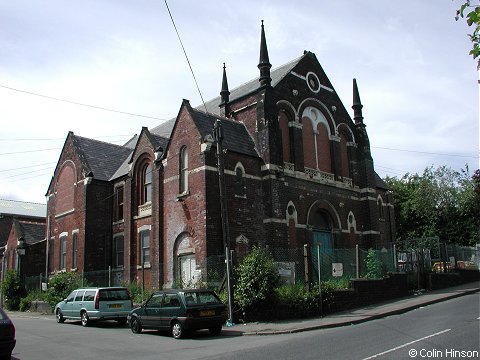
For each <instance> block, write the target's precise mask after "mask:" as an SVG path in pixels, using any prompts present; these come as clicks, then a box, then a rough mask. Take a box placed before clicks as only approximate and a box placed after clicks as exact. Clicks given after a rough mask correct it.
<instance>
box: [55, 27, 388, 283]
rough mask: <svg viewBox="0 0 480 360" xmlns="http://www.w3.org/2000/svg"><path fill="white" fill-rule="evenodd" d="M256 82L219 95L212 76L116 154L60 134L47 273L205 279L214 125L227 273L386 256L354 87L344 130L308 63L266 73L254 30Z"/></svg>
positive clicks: (382, 191)
mask: <svg viewBox="0 0 480 360" xmlns="http://www.w3.org/2000/svg"><path fill="white" fill-rule="evenodd" d="M258 71H259V77H258V78H256V79H254V80H251V81H249V82H247V83H245V84H244V85H242V86H240V87H237V88H235V89H232V90H230V89H229V87H228V81H227V72H226V69H225V67H224V68H223V79H222V83H221V85H222V86H221V92H220V96H219V97H217V98H215V99H213V100H211V101H209V102H207V103H206V104H205V106H203V105H202V106H201V107H198V108H194V107H192V106H191V105H190V103H189V102H188V100H183V102H182V104H181V106H180V110H179V112H178V115H177V117H176V118H174V119H172V120H170V121H167V122H165V123H163V124H161V125H159V126H157V127H155V128H152V129H147V128H142V130H141V132H140V134H139V135H138V136H135V137H133V138H132V139H131V140H130V141H129V142H128V143H126V144H125V145H123V146H118V145H114V144H110V143H105V142H101V141H97V140H93V139H88V138H84V137H81V136H77V135H75V134H74V133H72V132H70V133H69V134H68V136H67V139H66V141H65V144H64V147H63V150H62V152H61V154H60V158H59V161H58V163H57V166H56V169H55V176H54V177H53V179H52V181H51V183H50V186H49V188H48V192H47V197H48V204H47V205H48V221H47V224H48V226H47V237H48V239H49V271H51V272H52V273H54V272H56V271H61V270H72V269H76V270H77V271H85V272H88V271H95V270H106V269H108V268H109V267H111V268H112V269H113V270H114V272H115V279H117V281H142V282H143V283H144V284H147V285H148V286H151V287H153V288H159V287H162V286H172V285H173V284H175V283H176V281H178V280H183V281H184V282H188V281H190V280H192V279H195V278H205V277H206V275H207V274H208V273H209V271H210V270H211V269H209V259H212V258H215V257H217V258H221V257H222V256H223V254H224V247H223V238H222V220H221V211H220V195H219V180H218V179H219V176H218V170H217V169H218V168H217V153H216V145H217V144H216V141H215V139H214V136H213V132H214V126H215V123H216V122H219V123H220V124H221V127H222V129H223V133H224V138H223V148H224V169H225V171H224V173H225V189H226V192H225V196H226V203H227V211H228V219H229V223H228V224H229V244H230V248H231V249H232V250H233V254H234V261H238V259H240V258H241V257H242V256H243V255H244V254H245V253H246V252H248V250H249V249H250V248H251V247H252V246H254V245H260V246H265V245H268V246H269V248H283V249H299V248H303V245H304V244H309V245H314V244H316V243H318V242H320V243H321V244H322V247H323V248H324V249H329V248H351V247H354V246H355V245H356V244H359V246H360V247H361V248H365V249H366V248H369V247H375V246H383V245H386V244H387V243H390V242H392V241H393V233H394V220H393V206H392V204H391V203H390V198H389V196H388V191H387V188H386V186H385V184H384V182H383V181H382V180H381V179H380V178H379V176H378V175H377V174H376V173H375V170H374V164H373V159H372V156H371V153H370V144H369V139H368V135H367V131H366V125H365V123H364V118H363V114H362V107H363V106H362V104H361V101H360V96H359V91H358V88H357V84H356V81H355V80H353V106H352V108H353V111H354V117H353V120H352V119H351V117H350V115H349V113H348V111H347V110H346V108H345V107H344V105H343V104H342V102H341V101H340V99H339V97H338V95H337V93H336V92H335V90H334V88H333V85H332V84H331V83H330V80H329V79H328V77H327V75H326V74H325V72H324V71H323V69H322V67H321V66H320V63H319V62H318V60H317V58H316V56H315V55H314V54H313V53H311V52H304V54H303V55H302V56H300V57H298V58H296V59H294V60H292V61H290V62H289V63H287V64H285V65H282V66H280V67H278V68H276V69H271V64H270V60H269V56H268V51H267V43H266V38H265V31H264V27H263V24H262V27H261V43H260V59H259V63H258ZM287 260H288V259H287Z"/></svg>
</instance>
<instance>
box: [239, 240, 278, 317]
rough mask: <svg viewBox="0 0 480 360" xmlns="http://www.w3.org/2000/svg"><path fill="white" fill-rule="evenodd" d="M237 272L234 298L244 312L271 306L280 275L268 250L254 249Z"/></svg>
mask: <svg viewBox="0 0 480 360" xmlns="http://www.w3.org/2000/svg"><path fill="white" fill-rule="evenodd" d="M235 271H236V278H237V281H236V283H235V289H234V291H235V295H234V297H235V300H236V302H237V303H238V305H239V306H240V307H241V309H242V310H243V311H250V310H253V309H255V310H261V309H262V308H264V307H266V306H271V304H272V301H273V300H274V298H275V296H274V294H275V291H274V289H275V288H276V286H277V284H278V274H277V268H276V266H275V264H274V262H273V258H272V256H271V255H270V254H268V253H267V251H266V250H263V249H260V248H257V247H254V248H253V249H252V251H251V252H250V253H249V254H248V255H247V256H246V257H245V258H244V259H243V261H242V262H241V263H240V265H239V266H238V268H236V269H235Z"/></svg>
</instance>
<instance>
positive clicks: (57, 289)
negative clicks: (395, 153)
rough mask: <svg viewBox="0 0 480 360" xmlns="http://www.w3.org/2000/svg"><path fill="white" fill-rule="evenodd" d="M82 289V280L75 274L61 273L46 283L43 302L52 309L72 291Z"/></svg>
mask: <svg viewBox="0 0 480 360" xmlns="http://www.w3.org/2000/svg"><path fill="white" fill-rule="evenodd" d="M80 287H82V279H81V277H80V275H78V274H77V273H76V272H73V271H72V272H62V273H59V274H57V275H55V276H53V277H52V278H51V279H50V280H49V281H48V289H47V292H46V294H45V301H46V302H47V303H48V304H50V306H52V307H54V306H55V305H56V304H57V303H58V302H60V301H62V300H63V299H65V298H66V297H67V296H68V294H70V293H71V292H72V291H73V290H75V289H77V288H80Z"/></svg>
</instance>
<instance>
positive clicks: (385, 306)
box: [8, 282, 480, 336]
mask: <svg viewBox="0 0 480 360" xmlns="http://www.w3.org/2000/svg"><path fill="white" fill-rule="evenodd" d="M479 291H480V283H479V282H473V283H468V284H463V285H459V286H455V287H450V288H446V289H441V290H435V291H429V292H424V293H420V294H418V295H411V296H408V297H404V298H401V299H396V300H390V301H387V302H384V303H379V304H374V305H370V306H367V307H363V308H358V309H353V310H347V311H344V312H340V313H335V314H331V315H328V316H325V317H317V318H310V319H295V320H286V321H280V322H268V323H266V322H265V323H263V322H255V323H247V324H235V325H233V326H231V327H225V326H224V327H223V330H222V335H223V336H244V335H276V334H290V333H296V332H301V331H309V330H317V329H325V328H331V327H339V326H346V325H352V324H359V323H362V322H365V321H369V320H374V319H379V318H382V317H386V316H389V315H396V314H401V313H404V312H407V311H410V310H413V309H417V308H420V307H422V306H426V305H429V304H434V303H437V302H441V301H445V300H448V299H452V298H455V297H458V296H463V295H467V294H473V293H476V292H479ZM8 313H9V314H12V315H15V316H18V317H22V316H28V317H30V316H34V317H48V318H51V319H52V320H53V319H54V318H55V316H54V315H53V314H48V315H45V314H40V313H36V312H27V313H23V312H13V311H8Z"/></svg>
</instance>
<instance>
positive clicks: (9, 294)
mask: <svg viewBox="0 0 480 360" xmlns="http://www.w3.org/2000/svg"><path fill="white" fill-rule="evenodd" d="M2 294H3V296H4V299H5V307H6V308H7V309H8V310H12V311H16V310H18V309H19V308H20V299H21V298H22V297H24V296H25V294H26V291H25V287H24V286H23V284H22V281H21V280H20V278H19V277H18V276H17V273H16V271H15V270H7V271H6V272H5V277H4V278H3V283H2Z"/></svg>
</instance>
